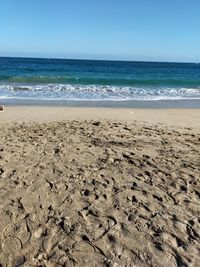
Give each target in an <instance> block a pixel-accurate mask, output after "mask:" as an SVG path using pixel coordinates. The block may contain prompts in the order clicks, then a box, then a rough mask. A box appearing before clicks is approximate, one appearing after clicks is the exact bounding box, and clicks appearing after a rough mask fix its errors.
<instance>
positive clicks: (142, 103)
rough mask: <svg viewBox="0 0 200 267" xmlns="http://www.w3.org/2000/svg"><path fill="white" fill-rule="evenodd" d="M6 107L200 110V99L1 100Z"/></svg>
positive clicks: (0, 103) (1, 103)
mask: <svg viewBox="0 0 200 267" xmlns="http://www.w3.org/2000/svg"><path fill="white" fill-rule="evenodd" d="M0 105H6V106H49V107H87V108H91V107H97V108H123V109H126V108H134V109H200V99H176V100H175V99H174V100H118V101H111V100H33V99H26V100H25V99H0Z"/></svg>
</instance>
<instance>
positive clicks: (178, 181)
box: [0, 107, 200, 267]
mask: <svg viewBox="0 0 200 267" xmlns="http://www.w3.org/2000/svg"><path fill="white" fill-rule="evenodd" d="M199 118H200V114H199V110H160V111H158V110H138V111H137V110H128V109H127V110H123V111H122V110H118V109H116V110H115V109H113V110H111V109H81V110H80V109H69V108H68V109H65V110H64V109H63V108H60V109H59V108H55V109H54V108H50V107H48V108H46V109H45V108H42V107H41V108H38V107H31V108H24V107H18V108H17V107H8V108H6V109H5V111H3V112H1V113H0V127H1V138H0V199H1V202H0V205H1V208H0V233H1V235H0V264H1V265H2V266H47V267H50V266H83V267H86V266H87V267H90V266H120V267H121V266H131V267H132V266H136V267H140V266H145V267H146V266H163V267H166V266H170V267H171V266H172V267H173V266H192V267H193V266H199V262H200V256H199V255H200V205H199V204H200V193H199V192H200V165H199V162H200V152H199V151H200V149H199V148H200V134H199V127H200V126H199Z"/></svg>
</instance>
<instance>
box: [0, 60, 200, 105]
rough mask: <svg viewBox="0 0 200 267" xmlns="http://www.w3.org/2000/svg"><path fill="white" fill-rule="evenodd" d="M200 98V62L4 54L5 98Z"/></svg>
mask: <svg viewBox="0 0 200 267" xmlns="http://www.w3.org/2000/svg"><path fill="white" fill-rule="evenodd" d="M199 99H200V64H195V63H161V62H160V63H156V62H125V61H97V60H67V59H37V58H6V57H0V100H1V102H3V101H4V102H5V101H6V100H12V101H13V102H14V101H18V100H23V102H24V103H26V101H30V100H32V101H44V102H45V101H52V102H53V101H57V102H58V101H104V102H105V101H112V102H116V101H129V102H130V101H160V100H162V101H169V100H199Z"/></svg>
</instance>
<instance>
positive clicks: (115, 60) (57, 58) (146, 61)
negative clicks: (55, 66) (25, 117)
mask: <svg viewBox="0 0 200 267" xmlns="http://www.w3.org/2000/svg"><path fill="white" fill-rule="evenodd" d="M0 58H24V59H53V60H74V61H76V60H77V61H111V62H113V61H114V62H141V63H177V64H197V65H198V64H200V62H194V61H193V62H191V61H190V62H188V61H157V60H155V61H154V60H125V59H89V58H84V59H81V58H60V57H45V56H44V57H34V56H29V57H27V56H1V55H0Z"/></svg>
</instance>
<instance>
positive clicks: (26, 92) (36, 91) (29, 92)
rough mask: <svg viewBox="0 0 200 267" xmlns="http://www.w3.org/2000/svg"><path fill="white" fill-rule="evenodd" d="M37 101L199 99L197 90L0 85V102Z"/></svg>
mask: <svg viewBox="0 0 200 267" xmlns="http://www.w3.org/2000/svg"><path fill="white" fill-rule="evenodd" d="M8 98H9V99H38V100H90V101H93V100H98V101H100V100H112V101H126V100H146V101H149V100H178V99H200V88H167V87H162V88H157V87H154V88H149V87H146V88H145V87H143V88H141V87H128V86H103V85H71V84H38V85H30V84H29V85H24V84H23V85H22V84H21V85H20V84H1V85H0V99H8Z"/></svg>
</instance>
